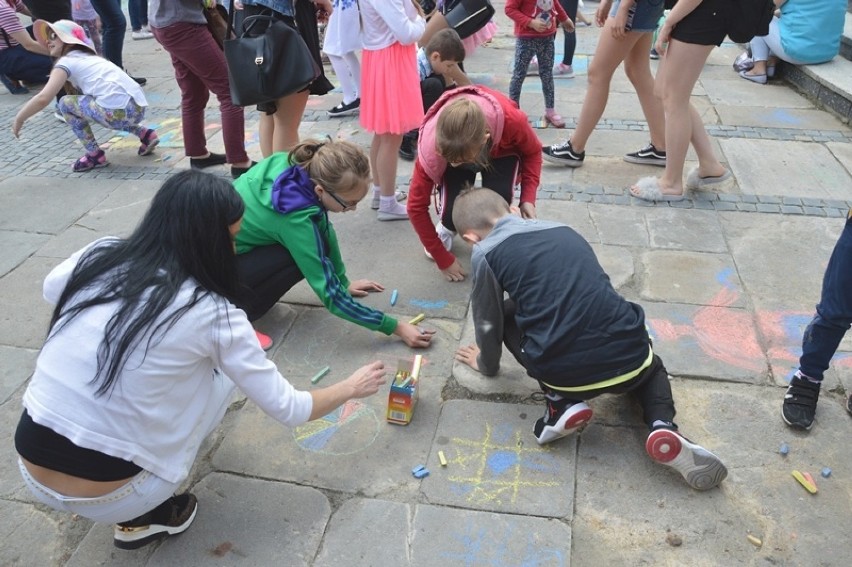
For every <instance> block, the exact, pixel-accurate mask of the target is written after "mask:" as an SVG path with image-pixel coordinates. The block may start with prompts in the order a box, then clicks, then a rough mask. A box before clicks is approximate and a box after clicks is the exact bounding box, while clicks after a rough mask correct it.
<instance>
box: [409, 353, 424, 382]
mask: <svg viewBox="0 0 852 567" xmlns="http://www.w3.org/2000/svg"><path fill="white" fill-rule="evenodd" d="M421 366H423V355H422V354H418V355H415V357H414V364H412V365H411V378H412V379H413V380H417V379H418V378H420V367H421Z"/></svg>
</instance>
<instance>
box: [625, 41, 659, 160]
mask: <svg viewBox="0 0 852 567" xmlns="http://www.w3.org/2000/svg"><path fill="white" fill-rule="evenodd" d="M652 39H653V36H652V34H649V33H643V34H641V37H640V38H639V40H638V41H637V42H636V43H635V44H634V45H633V49H631V50H630V53H628V54H627V58H626V59H625V60H624V72H625V74H626V75H627V78H628V79H629V80H630V82H631V83H632V84H633V88H634V89H636V96H637V97H639V104H640V105H641V106H642V113H643V114H644V115H645V121H646V122H647V123H648V129H649V130H650V131H651V143H652V144H654V147H655V148H657V149H658V150H662V151H665V149H666V115H665V112H663V101H662V100H660V99H659V98H657V96H656V95H655V94H654V76H653V75H651V64H650V59H649V58H648V52H649V51H650V50H651V40H652Z"/></svg>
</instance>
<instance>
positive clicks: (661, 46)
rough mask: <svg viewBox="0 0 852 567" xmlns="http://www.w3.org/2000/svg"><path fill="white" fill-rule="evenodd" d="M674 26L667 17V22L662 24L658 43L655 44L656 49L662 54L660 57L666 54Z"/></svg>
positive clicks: (658, 34)
mask: <svg viewBox="0 0 852 567" xmlns="http://www.w3.org/2000/svg"><path fill="white" fill-rule="evenodd" d="M673 29H674V26H673V25H672V24H671V22H669V20H668V18H666V22H665V23H664V24H663V25H662V26H660V31H659V33H657V43H656V44H654V49H655V50H656V51H657V53H659V54H660V57H662V56H664V55H665V54H666V47H668V45H669V40H670V39H671V37H672V30H673Z"/></svg>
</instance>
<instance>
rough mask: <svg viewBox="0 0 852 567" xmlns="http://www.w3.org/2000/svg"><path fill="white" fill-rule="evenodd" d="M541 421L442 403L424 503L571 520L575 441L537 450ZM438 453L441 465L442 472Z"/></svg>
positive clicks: (513, 408) (528, 412)
mask: <svg viewBox="0 0 852 567" xmlns="http://www.w3.org/2000/svg"><path fill="white" fill-rule="evenodd" d="M530 382H532V380H530ZM533 383H534V382H533ZM540 415H541V408H540V407H537V406H529V405H516V404H499V403H490V402H477V401H460V400H451V401H447V402H445V403H444V404H443V409H442V410H441V418H440V421H439V423H438V430H437V432H436V437H435V443H434V445H433V446H432V450H431V452H430V453H431V454H430V457H429V461H428V462H427V468H429V469H430V471H432V474H430V475H429V476H427V477H426V478H425V479H423V484H422V486H421V490H422V492H423V494H424V496H425V497H426V498H427V499H428V501H429V502H430V503H432V504H443V505H446V506H452V507H460V508H469V509H474V510H490V511H495V512H501V513H506V514H523V515H528V516H545V517H555V518H565V519H568V520H570V518H571V515H572V513H573V508H574V503H573V498H574V466H573V464H572V463H573V462H574V458H575V454H576V442H575V440H574V439H573V438H572V439H566V440H565V441H562V442H561V443H558V444H555V443H554V444H553V445H549V446H544V447H541V446H539V445H538V444H537V443H536V441H535V437H534V436H533V435H532V428H533V425H534V424H535V421H536V420H537V419H538V418H539V416H540ZM438 450H442V451H444V455H445V456H446V458H447V461H448V464H447V466H446V467H445V468H444V467H441V466H440V464H439V462H438V456H437V452H438Z"/></svg>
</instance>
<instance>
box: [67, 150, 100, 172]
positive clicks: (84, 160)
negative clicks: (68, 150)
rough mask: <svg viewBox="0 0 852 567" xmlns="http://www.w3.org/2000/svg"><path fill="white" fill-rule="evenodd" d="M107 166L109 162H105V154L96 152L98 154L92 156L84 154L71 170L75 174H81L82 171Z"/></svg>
mask: <svg viewBox="0 0 852 567" xmlns="http://www.w3.org/2000/svg"><path fill="white" fill-rule="evenodd" d="M108 165H109V162H108V161H107V158H106V154H105V153H104V151H103V150H98V153H96V154H95V155H93V156H92V155H89V154H86V155H84V156H83V157H81V158H80V159H78V160H77V161H75V162H74V165H73V166H72V169H73V170H74V171H76V172H77V173H82V172H83V171H91V170H92V169H95V168H98V167H106V166H108Z"/></svg>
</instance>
